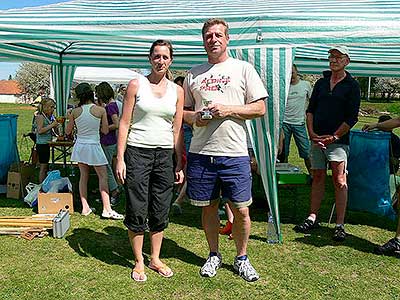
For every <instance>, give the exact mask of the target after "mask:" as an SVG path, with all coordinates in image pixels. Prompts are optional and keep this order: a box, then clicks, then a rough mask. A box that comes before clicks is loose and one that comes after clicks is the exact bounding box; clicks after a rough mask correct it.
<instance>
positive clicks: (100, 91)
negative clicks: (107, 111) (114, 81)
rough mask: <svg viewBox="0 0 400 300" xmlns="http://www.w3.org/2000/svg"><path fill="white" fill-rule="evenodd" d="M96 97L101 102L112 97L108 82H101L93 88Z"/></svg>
mask: <svg viewBox="0 0 400 300" xmlns="http://www.w3.org/2000/svg"><path fill="white" fill-rule="evenodd" d="M95 90H96V96H97V99H99V100H100V101H101V102H103V103H108V102H110V99H114V90H113V88H112V87H111V85H110V84H109V83H108V82H105V81H103V82H101V83H100V84H98V85H97V86H96V88H95Z"/></svg>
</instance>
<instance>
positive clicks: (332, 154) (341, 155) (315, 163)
mask: <svg viewBox="0 0 400 300" xmlns="http://www.w3.org/2000/svg"><path fill="white" fill-rule="evenodd" d="M348 156H349V145H345V144H330V145H328V146H327V147H326V149H324V150H323V149H321V148H320V147H319V146H317V145H314V144H313V145H312V146H311V151H310V160H311V169H313V170H322V169H326V168H327V165H328V163H329V162H331V161H336V162H342V161H344V162H345V165H346V166H347V158H348Z"/></svg>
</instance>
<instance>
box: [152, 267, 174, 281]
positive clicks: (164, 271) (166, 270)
mask: <svg viewBox="0 0 400 300" xmlns="http://www.w3.org/2000/svg"><path fill="white" fill-rule="evenodd" d="M149 269H151V270H153V271H155V272H157V273H158V274H159V275H161V276H162V277H165V278H169V277H172V276H173V275H174V272H172V270H171V268H170V267H168V266H167V265H166V264H162V265H161V266H159V267H158V266H154V265H152V264H149Z"/></svg>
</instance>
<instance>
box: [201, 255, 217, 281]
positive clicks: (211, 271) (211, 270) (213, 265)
mask: <svg viewBox="0 0 400 300" xmlns="http://www.w3.org/2000/svg"><path fill="white" fill-rule="evenodd" d="M221 265H222V257H221V254H219V253H218V254H217V255H213V256H208V258H207V260H206V263H205V264H204V265H203V266H202V267H201V269H200V275H201V276H203V277H214V276H215V275H217V270H218V269H219V267H221Z"/></svg>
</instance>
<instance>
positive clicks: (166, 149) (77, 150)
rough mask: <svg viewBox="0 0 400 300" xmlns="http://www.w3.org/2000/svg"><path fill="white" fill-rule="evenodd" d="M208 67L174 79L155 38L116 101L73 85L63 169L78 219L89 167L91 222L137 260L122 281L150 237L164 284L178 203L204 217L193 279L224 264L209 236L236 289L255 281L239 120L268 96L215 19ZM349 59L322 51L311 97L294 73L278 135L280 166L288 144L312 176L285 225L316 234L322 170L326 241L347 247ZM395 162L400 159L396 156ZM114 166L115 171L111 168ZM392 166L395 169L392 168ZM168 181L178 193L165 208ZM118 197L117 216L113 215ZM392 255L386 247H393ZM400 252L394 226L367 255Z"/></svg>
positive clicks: (246, 159) (48, 122)
mask: <svg viewBox="0 0 400 300" xmlns="http://www.w3.org/2000/svg"><path fill="white" fill-rule="evenodd" d="M202 39H203V45H204V49H205V51H206V53H207V58H208V59H207V61H206V62H204V63H203V64H201V65H198V66H195V67H193V68H192V69H190V70H189V71H188V73H187V76H186V78H183V77H178V78H176V79H175V81H173V78H172V76H171V72H170V71H169V68H170V66H171V64H172V63H173V47H172V44H171V42H170V41H167V40H157V41H155V42H154V43H153V44H152V46H151V48H150V50H149V54H148V59H149V64H150V67H151V72H150V74H149V75H147V76H141V75H139V76H138V77H137V78H135V79H132V80H131V81H130V82H129V84H128V85H127V86H124V85H121V86H120V87H119V89H118V96H117V97H115V95H114V91H113V88H112V87H111V86H110V85H109V84H108V83H107V82H102V83H100V84H99V85H97V86H96V87H95V92H94V91H93V89H92V88H91V86H90V85H89V84H88V83H81V84H79V85H78V86H77V87H76V88H75V95H76V98H77V99H78V100H79V104H78V106H77V107H76V108H74V109H72V110H70V111H69V112H68V114H67V119H68V123H67V127H66V134H71V133H72V132H73V131H74V130H76V141H75V144H74V147H73V152H72V156H71V160H72V161H74V162H77V163H78V166H79V170H80V180H79V193H80V200H81V204H82V215H83V216H88V215H90V214H92V213H93V211H94V209H93V208H92V207H91V206H90V204H89V201H88V190H87V185H88V179H89V168H90V167H91V166H93V167H94V169H95V171H96V174H97V176H98V181H99V190H100V195H101V199H102V203H103V211H102V213H101V216H102V217H103V218H106V219H115V220H121V219H124V224H125V226H126V227H127V228H128V236H129V240H130V244H131V246H132V251H133V255H134V257H135V265H134V268H133V269H132V272H131V277H132V279H133V280H134V281H138V282H143V281H146V280H147V274H146V271H145V261H144V255H143V244H144V236H145V232H146V231H149V237H150V244H151V248H150V249H151V254H150V262H149V264H148V267H149V269H151V270H154V271H155V272H156V273H157V274H159V275H160V276H163V277H171V276H173V274H174V272H173V270H172V269H171V268H170V267H169V266H167V265H166V264H165V263H164V262H163V261H162V260H161V258H160V256H161V254H160V251H161V245H162V241H163V236H164V230H165V229H166V228H167V226H168V220H169V219H168V216H169V213H170V208H171V204H172V208H173V209H174V210H175V211H176V212H178V213H182V203H183V201H184V199H186V198H187V199H188V201H189V202H190V203H191V204H192V205H195V206H198V207H201V209H202V216H201V219H202V226H203V229H204V232H205V237H206V240H207V243H208V248H209V255H208V257H207V258H206V260H205V263H204V265H203V266H202V267H201V268H200V275H201V276H203V277H214V276H215V275H216V274H217V271H218V269H219V268H220V267H221V265H222V256H221V253H220V251H219V234H220V233H222V234H229V235H230V238H231V239H233V240H234V244H235V247H236V255H235V257H234V258H233V270H234V272H235V273H237V274H239V276H241V277H242V278H243V279H244V280H246V281H249V282H251V281H256V280H258V279H259V277H260V276H259V274H258V273H257V271H256V269H255V268H254V267H253V265H252V264H251V263H250V258H249V256H248V253H247V245H248V241H249V235H250V229H251V220H250V214H249V206H250V205H251V203H252V193H251V187H252V169H253V170H255V169H254V168H253V166H254V154H253V155H252V154H251V153H252V151H251V149H250V150H249V141H248V133H247V129H246V125H245V121H246V120H249V119H253V118H258V117H262V116H263V115H264V114H265V111H266V106H265V102H266V101H267V98H268V93H267V91H266V89H265V86H264V84H263V82H262V80H261V78H260V76H259V75H258V73H257V72H256V70H255V69H254V67H253V66H252V65H251V64H249V63H247V62H244V61H241V60H238V59H234V58H232V57H230V56H229V55H228V48H227V47H228V44H229V28H228V24H227V23H226V22H225V21H224V20H222V19H209V20H207V21H206V22H205V23H204V25H203V28H202ZM349 63H350V53H349V51H348V49H347V48H346V47H344V46H338V47H332V48H331V49H330V50H329V68H330V71H326V72H324V74H323V78H321V79H319V80H318V81H317V82H316V84H315V85H314V88H311V85H310V83H309V82H307V81H305V80H302V79H301V78H300V76H299V74H298V70H297V67H296V66H295V65H293V68H292V77H291V83H290V89H289V97H288V100H287V106H286V110H285V116H284V122H283V127H282V137H284V139H283V142H282V145H283V150H282V158H281V161H282V162H287V161H288V155H289V148H290V141H291V137H292V135H293V136H294V139H295V142H296V145H297V148H298V151H299V156H300V157H301V158H302V159H304V163H305V166H306V168H307V170H308V172H309V173H310V175H311V176H312V187H311V204H310V213H309V216H308V217H307V218H306V219H305V220H304V222H302V223H301V224H298V225H296V226H295V228H294V230H295V231H297V232H300V233H310V232H311V231H312V230H313V229H315V228H317V227H318V226H319V222H318V218H317V216H318V211H319V208H320V205H321V201H322V199H323V196H324V192H325V179H326V170H327V168H328V167H329V168H331V169H332V178H333V183H334V189H335V200H336V209H337V217H336V227H335V231H334V235H333V239H334V240H336V241H343V240H344V239H345V238H346V235H347V234H346V231H345V229H344V218H345V211H346V204H347V178H346V176H347V170H346V167H347V157H348V153H349V146H348V144H349V130H350V129H351V128H352V127H353V126H354V125H355V124H356V122H357V120H358V119H357V116H358V110H359V106H360V88H359V85H358V83H357V81H356V80H355V79H354V78H353V77H352V76H351V75H350V73H348V72H347V71H346V70H345V68H346V66H347V65H348V64H349ZM54 107H55V103H54V101H53V100H51V99H47V98H44V99H43V100H41V107H40V109H39V113H38V116H37V117H36V123H37V146H38V153H39V161H40V180H43V179H44V177H45V174H46V171H47V169H48V161H49V147H48V145H47V143H48V141H49V140H50V139H51V131H52V130H53V129H56V128H57V126H58V122H57V120H55V119H54V116H53V111H54ZM399 122H400V121H399V119H393V120H387V121H384V122H380V123H377V124H370V125H366V126H365V127H364V130H372V129H374V128H379V129H382V130H391V129H392V128H394V127H399V126H400V123H399ZM399 156H400V151H399ZM113 157H116V165H115V168H114V167H113ZM397 168H398V166H397ZM174 184H181V185H182V187H181V189H180V191H179V195H178V197H177V199H176V201H175V202H174V203H172V199H173V191H174ZM122 186H123V187H124V190H125V196H126V197H125V198H126V211H125V214H126V215H125V217H124V216H123V215H121V214H119V213H117V212H116V211H115V210H113V209H112V206H113V205H115V204H116V203H117V202H118V199H119V194H120V192H121V188H122ZM221 201H222V203H225V206H226V213H227V215H228V217H229V220H228V223H227V225H226V226H225V228H223V229H222V230H220V220H219V213H218V212H219V207H220V202H221ZM393 249H394V250H393ZM399 250H400V222H399V229H398V230H397V234H396V237H395V238H394V239H392V240H390V241H389V242H388V243H387V244H385V245H383V246H381V247H379V250H377V253H379V254H389V253H391V252H390V251H399Z"/></svg>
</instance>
